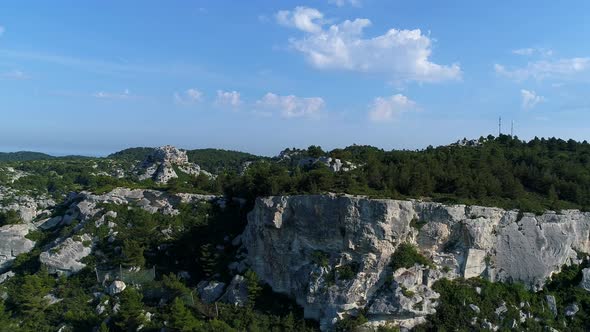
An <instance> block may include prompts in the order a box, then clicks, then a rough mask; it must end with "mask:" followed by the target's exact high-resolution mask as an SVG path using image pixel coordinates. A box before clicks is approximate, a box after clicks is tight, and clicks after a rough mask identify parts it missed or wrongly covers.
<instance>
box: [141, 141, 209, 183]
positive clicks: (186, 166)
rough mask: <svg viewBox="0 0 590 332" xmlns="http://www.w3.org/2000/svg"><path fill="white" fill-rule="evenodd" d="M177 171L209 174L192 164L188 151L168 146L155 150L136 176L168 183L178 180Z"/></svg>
mask: <svg viewBox="0 0 590 332" xmlns="http://www.w3.org/2000/svg"><path fill="white" fill-rule="evenodd" d="M175 168H176V169H178V170H180V171H181V172H183V173H186V174H190V175H199V174H200V173H204V174H207V175H210V174H209V173H207V172H205V171H203V170H201V168H200V167H199V165H197V164H194V163H190V162H189V161H188V156H187V154H186V151H184V150H180V149H177V148H175V147H173V146H170V145H166V146H162V147H159V148H156V149H154V151H153V152H152V153H151V154H150V155H148V156H147V158H146V159H145V160H144V161H143V162H142V163H141V164H140V165H139V166H138V167H137V169H136V174H137V175H138V176H139V180H146V179H152V180H154V181H155V182H156V183H167V182H168V181H170V180H171V179H174V178H177V177H178V174H177V172H176V170H175Z"/></svg>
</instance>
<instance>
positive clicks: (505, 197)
mask: <svg viewBox="0 0 590 332" xmlns="http://www.w3.org/2000/svg"><path fill="white" fill-rule="evenodd" d="M316 150H317V147H314V151H316ZM328 155H330V156H333V157H337V158H341V159H344V160H349V161H351V162H353V163H355V164H357V165H358V166H360V167H358V168H357V169H356V170H353V171H350V172H339V173H333V172H331V171H330V170H329V169H328V168H327V167H325V166H323V165H321V164H320V163H317V164H315V165H313V166H311V167H308V168H300V167H296V168H294V169H293V168H291V169H290V168H288V167H287V166H284V165H282V164H281V163H258V164H256V165H253V166H252V167H250V169H249V170H248V172H247V173H246V174H245V176H243V177H240V178H237V179H236V180H235V181H233V182H232V183H228V184H226V185H225V188H226V192H227V193H229V194H232V195H238V196H242V197H247V198H253V197H256V196H262V195H277V194H303V193H323V192H328V191H332V192H345V193H349V194H362V195H371V196H377V197H391V198H409V197H413V198H423V199H431V200H436V201H442V202H447V203H466V204H481V205H491V206H500V207H504V208H519V209H523V210H527V211H542V210H544V209H565V208H580V209H583V210H588V209H589V207H590V144H588V143H587V142H586V141H584V142H576V141H573V140H568V141H564V140H561V139H556V138H550V139H539V138H535V139H533V140H531V141H529V142H525V141H521V140H519V139H518V138H516V137H510V136H506V135H503V136H500V137H497V138H496V137H493V136H489V137H487V138H483V137H482V138H480V139H479V145H477V146H469V147H467V146H459V145H454V146H441V147H437V148H433V147H428V148H426V149H424V150H419V151H408V150H394V151H384V150H381V149H377V148H374V147H370V146H351V147H348V148H345V149H337V150H333V151H331V152H329V153H328Z"/></svg>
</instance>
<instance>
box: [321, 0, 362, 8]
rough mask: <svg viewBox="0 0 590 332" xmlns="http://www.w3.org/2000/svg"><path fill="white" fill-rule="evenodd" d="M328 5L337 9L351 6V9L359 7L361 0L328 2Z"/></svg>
mask: <svg viewBox="0 0 590 332" xmlns="http://www.w3.org/2000/svg"><path fill="white" fill-rule="evenodd" d="M328 3H330V4H333V5H336V6H337V7H344V6H346V5H351V6H353V7H360V6H361V0H328Z"/></svg>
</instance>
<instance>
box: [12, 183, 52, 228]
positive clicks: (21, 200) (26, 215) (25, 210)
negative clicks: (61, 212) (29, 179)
mask: <svg viewBox="0 0 590 332" xmlns="http://www.w3.org/2000/svg"><path fill="white" fill-rule="evenodd" d="M5 200H6V201H8V203H4V202H3V201H5ZM55 205H56V203H55V201H54V200H53V199H50V198H48V197H45V196H40V197H35V198H34V197H30V196H27V195H23V194H19V193H16V192H15V191H14V190H12V189H10V188H5V187H1V186H0V212H6V211H10V210H12V211H17V212H18V214H19V216H20V218H21V219H22V220H23V221H24V222H25V223H29V222H31V221H33V220H34V219H35V218H37V216H40V215H42V214H49V213H50V211H49V208H50V207H53V206H55Z"/></svg>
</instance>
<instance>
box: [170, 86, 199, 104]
mask: <svg viewBox="0 0 590 332" xmlns="http://www.w3.org/2000/svg"><path fill="white" fill-rule="evenodd" d="M201 100H203V93H202V92H201V91H199V90H197V89H194V88H190V89H188V90H186V91H185V92H183V93H178V92H175V93H174V101H175V102H176V103H177V104H183V105H190V104H195V103H198V102H200V101H201Z"/></svg>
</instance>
